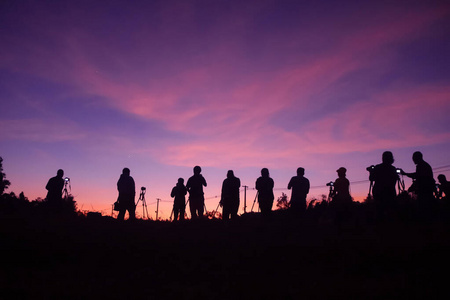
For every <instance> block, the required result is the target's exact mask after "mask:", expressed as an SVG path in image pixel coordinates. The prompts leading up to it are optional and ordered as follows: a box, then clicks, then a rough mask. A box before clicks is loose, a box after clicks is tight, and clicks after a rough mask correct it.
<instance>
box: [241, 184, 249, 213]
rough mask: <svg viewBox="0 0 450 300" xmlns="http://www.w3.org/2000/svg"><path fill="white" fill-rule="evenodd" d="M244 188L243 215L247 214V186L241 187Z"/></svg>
mask: <svg viewBox="0 0 450 300" xmlns="http://www.w3.org/2000/svg"><path fill="white" fill-rule="evenodd" d="M242 187H243V188H244V214H245V213H246V212H247V189H248V186H247V185H243V186H242Z"/></svg>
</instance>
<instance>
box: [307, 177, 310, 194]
mask: <svg viewBox="0 0 450 300" xmlns="http://www.w3.org/2000/svg"><path fill="white" fill-rule="evenodd" d="M306 182H307V186H308V188H307V189H306V194H309V188H310V187H311V186H310V184H309V179H306Z"/></svg>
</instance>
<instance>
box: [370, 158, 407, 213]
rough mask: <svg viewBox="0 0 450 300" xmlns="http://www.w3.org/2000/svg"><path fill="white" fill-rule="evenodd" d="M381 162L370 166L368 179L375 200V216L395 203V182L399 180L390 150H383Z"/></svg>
mask: <svg viewBox="0 0 450 300" xmlns="http://www.w3.org/2000/svg"><path fill="white" fill-rule="evenodd" d="M381 161H382V163H381V164H378V165H376V166H370V167H368V168H367V170H368V171H369V172H370V175H369V180H370V181H371V182H373V183H374V185H373V192H372V193H373V199H374V201H375V205H376V210H377V216H378V217H381V216H382V215H384V214H385V213H386V212H387V211H388V210H389V209H392V208H393V206H394V205H395V197H396V196H397V193H396V191H395V184H396V183H397V181H398V180H399V177H398V173H397V169H396V168H395V167H394V166H393V165H392V164H393V163H394V156H393V154H392V152H391V151H385V152H383V155H382V157H381Z"/></svg>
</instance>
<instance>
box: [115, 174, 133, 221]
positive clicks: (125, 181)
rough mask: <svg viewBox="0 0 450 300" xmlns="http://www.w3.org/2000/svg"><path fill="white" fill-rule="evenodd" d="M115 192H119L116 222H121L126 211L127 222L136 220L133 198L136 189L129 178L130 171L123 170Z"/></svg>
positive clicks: (131, 178)
mask: <svg viewBox="0 0 450 300" xmlns="http://www.w3.org/2000/svg"><path fill="white" fill-rule="evenodd" d="M117 190H118V191H119V198H118V199H117V201H118V202H119V215H118V216H117V220H120V221H123V220H124V218H125V212H126V211H127V210H128V216H129V220H134V219H136V214H135V211H136V204H135V203H134V198H135V196H136V187H135V184H134V179H133V177H131V176H130V169H128V168H124V169H123V170H122V175H120V178H119V181H117Z"/></svg>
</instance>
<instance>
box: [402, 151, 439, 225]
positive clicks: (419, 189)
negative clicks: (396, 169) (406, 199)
mask: <svg viewBox="0 0 450 300" xmlns="http://www.w3.org/2000/svg"><path fill="white" fill-rule="evenodd" d="M412 160H413V162H414V163H415V164H416V172H414V173H406V172H405V171H403V170H402V169H400V172H401V174H402V175H406V176H408V177H410V178H412V179H413V180H414V181H413V187H414V189H413V192H414V193H415V194H416V195H417V201H418V204H419V211H420V212H421V213H422V214H423V215H424V216H425V217H429V216H430V213H431V212H432V209H433V206H434V204H435V203H434V202H435V198H434V192H435V191H436V181H435V180H434V177H433V169H432V168H431V166H430V165H429V164H428V163H427V162H426V161H425V160H424V159H423V154H422V153H421V152H419V151H416V152H414V153H413V156H412ZM427 214H428V215H427Z"/></svg>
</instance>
